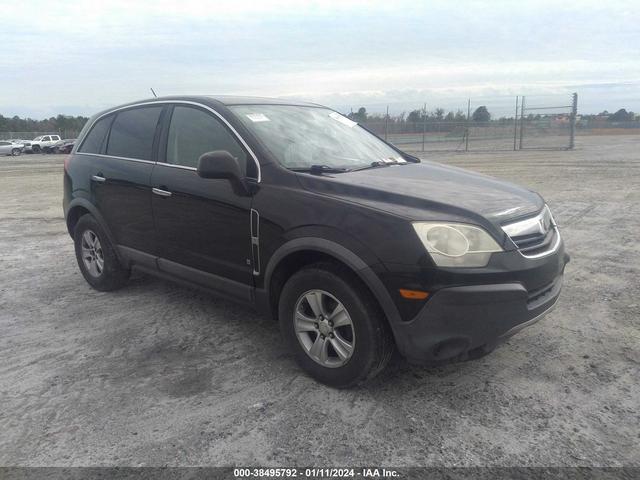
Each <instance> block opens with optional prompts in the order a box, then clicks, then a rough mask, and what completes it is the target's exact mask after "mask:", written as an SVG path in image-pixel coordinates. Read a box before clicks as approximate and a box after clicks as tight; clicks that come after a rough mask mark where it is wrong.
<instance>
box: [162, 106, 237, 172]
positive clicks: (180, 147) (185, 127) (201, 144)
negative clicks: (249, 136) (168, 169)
mask: <svg viewBox="0 0 640 480" xmlns="http://www.w3.org/2000/svg"><path fill="white" fill-rule="evenodd" d="M214 150H227V151H228V152H229V153H231V155H233V156H234V157H236V158H237V159H238V162H239V163H240V169H241V171H242V172H243V173H244V172H246V169H247V154H246V153H245V151H244V150H243V149H242V147H241V146H240V144H239V143H238V141H237V140H236V139H235V137H234V136H233V135H232V134H231V133H230V132H229V131H228V130H227V129H226V128H225V126H224V125H223V124H222V123H221V122H220V120H218V119H217V118H215V117H214V116H213V115H212V114H210V113H207V112H205V111H203V110H200V109H198V108H192V107H181V106H176V107H175V108H174V109H173V115H171V125H170V126H169V138H168V141H167V163H171V164H173V165H183V166H185V167H194V168H196V167H197V166H198V159H199V158H200V156H201V155H202V154H203V153H207V152H212V151H214Z"/></svg>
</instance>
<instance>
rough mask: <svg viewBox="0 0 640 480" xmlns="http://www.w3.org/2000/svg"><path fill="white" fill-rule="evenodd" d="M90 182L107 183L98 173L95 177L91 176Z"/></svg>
mask: <svg viewBox="0 0 640 480" xmlns="http://www.w3.org/2000/svg"><path fill="white" fill-rule="evenodd" d="M91 180H93V181H94V182H99V183H103V182H106V181H107V179H106V178H104V177H103V176H102V174H101V173H99V174H97V175H92V176H91Z"/></svg>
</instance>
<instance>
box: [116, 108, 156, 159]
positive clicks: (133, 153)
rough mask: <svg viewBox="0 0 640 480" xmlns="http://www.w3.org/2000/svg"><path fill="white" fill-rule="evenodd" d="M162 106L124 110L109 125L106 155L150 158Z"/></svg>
mask: <svg viewBox="0 0 640 480" xmlns="http://www.w3.org/2000/svg"><path fill="white" fill-rule="evenodd" d="M161 111H162V106H158V107H142V108H133V109H131V110H125V111H123V112H120V113H118V114H117V116H116V119H115V120H114V121H113V125H112V126H111V133H110V134H109V144H108V145H107V155H113V156H115V157H127V158H138V159H140V160H151V148H152V146H153V137H154V135H155V133H156V125H157V123H158V118H159V117H160V112H161Z"/></svg>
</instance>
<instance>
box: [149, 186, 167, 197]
mask: <svg viewBox="0 0 640 480" xmlns="http://www.w3.org/2000/svg"><path fill="white" fill-rule="evenodd" d="M151 191H152V192H153V193H155V194H156V195H160V196H161V197H170V196H171V192H167V191H166V190H161V189H160V188H155V187H154V188H152V189H151Z"/></svg>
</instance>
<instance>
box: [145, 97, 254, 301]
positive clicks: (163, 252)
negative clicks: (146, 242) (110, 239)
mask: <svg viewBox="0 0 640 480" xmlns="http://www.w3.org/2000/svg"><path fill="white" fill-rule="evenodd" d="M162 143H163V145H162V147H161V148H160V151H161V156H160V158H159V160H163V161H160V162H158V164H157V166H156V168H155V169H154V171H153V175H152V179H151V186H152V187H153V188H154V192H155V193H154V194H153V195H152V205H153V213H154V218H155V222H156V230H157V234H158V243H159V245H160V256H161V257H162V258H161V259H160V260H159V261H158V264H159V267H160V269H161V270H164V271H167V272H169V273H171V274H173V275H177V276H180V277H184V278H186V279H188V280H190V281H193V282H196V283H200V284H202V285H204V286H207V287H210V288H214V289H216V290H218V291H220V292H221V293H225V294H227V295H229V296H232V297H236V298H239V299H242V300H249V299H250V296H251V290H252V286H253V277H252V269H251V262H250V260H249V259H250V257H251V237H250V210H251V197H250V196H246V195H241V194H238V193H236V192H234V189H233V188H232V186H231V183H230V182H229V181H228V180H223V179H204V178H201V177H199V176H198V174H197V172H196V167H197V164H198V159H199V157H200V156H201V155H202V154H203V153H206V152H210V151H213V150H227V151H229V152H230V153H231V154H232V155H233V156H235V157H236V158H238V160H239V162H240V164H241V166H242V168H243V170H244V171H245V173H246V168H247V163H248V162H247V160H248V159H249V155H248V153H247V152H246V151H245V150H244V149H243V147H242V146H241V145H240V144H239V142H238V140H237V139H236V138H235V136H234V134H233V133H232V132H231V131H230V130H229V129H228V128H227V126H226V125H225V124H224V123H223V122H222V121H221V120H220V119H219V118H218V117H217V116H216V115H215V114H213V113H212V112H211V111H208V110H207V109H205V108H200V107H197V106H191V105H175V106H174V107H173V108H172V111H171V112H170V113H169V112H168V113H167V124H166V126H165V131H164V133H163V142H162ZM250 165H251V167H249V168H252V166H253V163H252V162H251V163H250Z"/></svg>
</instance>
